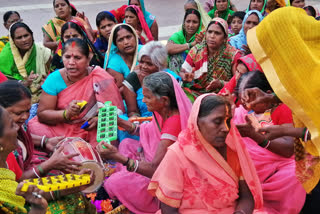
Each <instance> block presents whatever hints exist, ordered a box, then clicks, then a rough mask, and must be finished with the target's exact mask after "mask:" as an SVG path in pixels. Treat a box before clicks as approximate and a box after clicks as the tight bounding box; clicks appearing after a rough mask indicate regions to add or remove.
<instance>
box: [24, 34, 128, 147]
mask: <svg viewBox="0 0 320 214" xmlns="http://www.w3.org/2000/svg"><path fill="white" fill-rule="evenodd" d="M62 59H63V63H64V66H65V67H64V68H63V69H60V70H56V71H55V72H53V73H51V74H50V75H49V76H48V78H47V79H46V81H45V82H44V84H43V85H42V89H43V92H42V95H41V98H40V103H39V108H38V116H37V117H35V118H33V119H32V120H31V121H30V122H29V124H28V126H29V127H28V128H29V130H30V133H33V134H36V135H40V136H46V137H53V136H66V137H81V138H82V139H84V140H86V141H87V142H90V144H92V146H96V145H97V142H96V134H97V110H98V107H99V105H103V104H104V102H106V101H111V102H112V105H114V106H117V107H118V110H119V111H122V112H123V111H124V106H123V102H122V99H121V95H120V92H119V90H118V88H117V86H116V84H115V81H114V79H113V77H112V76H110V75H109V74H108V73H107V72H105V70H103V69H102V68H100V67H98V66H96V67H91V66H89V62H90V53H89V48H88V46H87V44H86V43H85V42H84V41H82V40H81V39H71V40H68V41H67V42H66V44H65V46H64V48H63V56H62ZM82 101H87V104H86V105H85V106H84V107H83V108H81V107H80V106H79V105H78V104H77V103H79V102H82ZM86 121H87V122H88V124H89V125H88V127H87V128H85V129H82V128H81V126H82V125H83V124H84V123H85V122H86Z"/></svg>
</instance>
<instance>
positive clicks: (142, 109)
mask: <svg viewBox="0 0 320 214" xmlns="http://www.w3.org/2000/svg"><path fill="white" fill-rule="evenodd" d="M167 57H168V54H167V50H166V48H165V47H164V46H163V45H162V44H161V42H155V41H151V42H148V43H147V44H146V45H145V46H143V47H142V48H141V50H140V52H139V58H138V61H139V65H138V66H137V67H136V69H135V71H134V72H131V73H130V74H129V75H128V76H127V78H126V79H125V80H124V81H123V83H122V84H123V85H124V87H123V89H122V96H123V98H124V100H125V102H126V105H127V114H124V115H121V116H120V117H121V119H124V120H128V118H133V117H150V116H152V112H150V111H148V108H147V105H146V104H145V103H144V102H143V101H142V99H143V94H142V82H143V79H144V78H145V77H146V76H148V75H150V74H152V73H155V72H158V71H166V72H168V73H170V74H172V75H173V76H174V77H175V78H176V79H179V78H180V77H179V76H178V75H176V74H175V73H174V72H172V71H170V70H168V69H166V67H167ZM179 80H181V78H180V79H179ZM125 138H133V139H139V137H136V136H133V135H130V134H129V133H128V132H127V131H118V139H119V141H120V142H121V141H122V140H123V139H125Z"/></svg>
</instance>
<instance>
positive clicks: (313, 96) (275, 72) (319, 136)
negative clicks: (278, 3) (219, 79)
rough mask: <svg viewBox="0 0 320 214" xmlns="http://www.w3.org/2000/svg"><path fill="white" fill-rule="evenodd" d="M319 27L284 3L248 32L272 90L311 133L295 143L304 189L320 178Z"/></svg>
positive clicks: (300, 179)
mask: <svg viewBox="0 0 320 214" xmlns="http://www.w3.org/2000/svg"><path fill="white" fill-rule="evenodd" d="M306 26H307V27H306ZM278 29H281V35H280V34H278V33H276V32H277V30H278ZM319 29H320V28H319V22H318V21H317V20H315V19H314V18H313V17H311V16H308V15H307V14H306V12H305V11H304V10H302V9H300V8H294V7H284V8H280V9H277V10H275V11H274V12H272V13H271V14H270V15H268V16H267V17H266V18H265V19H264V20H263V21H262V22H261V23H260V24H259V25H258V26H257V27H256V28H253V29H251V30H250V31H248V44H249V47H250V50H251V51H252V53H253V55H254V56H255V58H256V59H257V61H258V63H259V64H260V65H261V67H262V68H263V71H264V73H265V75H266V77H267V79H268V81H269V83H270V85H271V86H272V88H273V90H274V92H275V93H276V94H277V96H278V97H279V98H280V99H281V101H282V102H283V103H285V104H286V105H287V106H288V107H289V108H290V109H291V110H292V113H293V115H294V125H295V127H307V128H308V129H309V131H310V134H311V140H309V141H308V142H302V141H301V140H299V139H297V140H296V144H295V158H296V175H297V178H298V179H299V181H300V182H301V183H302V185H303V187H304V188H305V190H306V191H307V192H308V193H309V192H310V191H311V190H312V189H313V188H314V187H315V186H316V185H317V183H318V182H319V179H320V108H319V106H320V85H319V82H320V75H319V70H320V30H319Z"/></svg>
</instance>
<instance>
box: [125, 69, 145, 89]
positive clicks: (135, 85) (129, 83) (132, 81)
mask: <svg viewBox="0 0 320 214" xmlns="http://www.w3.org/2000/svg"><path fill="white" fill-rule="evenodd" d="M123 85H125V86H126V87H127V88H128V89H129V90H130V91H132V92H134V93H136V91H138V90H139V88H141V84H140V81H139V78H138V75H137V73H136V72H131V73H130V74H129V75H128V76H127V78H126V79H125V80H124V81H123Z"/></svg>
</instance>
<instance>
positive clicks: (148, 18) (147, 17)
mask: <svg viewBox="0 0 320 214" xmlns="http://www.w3.org/2000/svg"><path fill="white" fill-rule="evenodd" d="M138 1H139V3H140V7H141V11H142V13H143V16H144V19H145V21H146V23H147V25H148V27H149V28H151V26H152V24H153V22H154V20H155V16H154V15H152V14H151V13H149V12H148V11H147V10H146V7H145V5H144V0H138ZM128 5H131V0H128Z"/></svg>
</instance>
